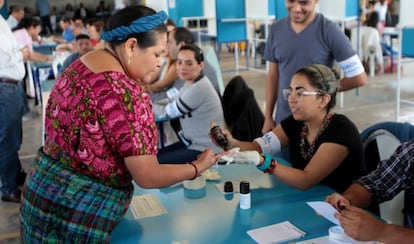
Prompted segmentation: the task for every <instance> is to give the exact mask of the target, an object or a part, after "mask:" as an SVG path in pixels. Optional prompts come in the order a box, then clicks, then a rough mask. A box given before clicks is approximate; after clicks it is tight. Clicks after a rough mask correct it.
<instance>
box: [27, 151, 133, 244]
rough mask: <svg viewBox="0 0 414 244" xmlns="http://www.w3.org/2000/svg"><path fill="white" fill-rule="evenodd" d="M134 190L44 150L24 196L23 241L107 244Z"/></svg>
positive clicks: (34, 163) (36, 163)
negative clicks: (86, 172) (98, 177)
mask: <svg viewBox="0 0 414 244" xmlns="http://www.w3.org/2000/svg"><path fill="white" fill-rule="evenodd" d="M132 193H133V186H132V184H131V186H130V187H129V188H127V189H116V188H113V187H110V186H106V185H104V184H102V183H101V182H98V181H96V180H93V179H92V178H90V177H88V176H85V175H82V174H80V173H77V172H76V171H74V170H73V169H72V168H70V167H68V166H66V165H64V164H62V163H60V162H57V161H55V160H53V159H52V158H50V157H49V156H47V155H45V154H44V153H43V152H42V150H41V149H40V150H39V151H38V153H37V158H36V160H35V161H34V162H33V164H32V166H31V169H30V174H29V176H28V177H27V180H26V184H25V186H24V189H23V194H22V206H21V213H20V218H21V238H22V242H23V243H105V242H109V238H110V234H111V231H112V230H113V229H114V228H115V226H116V224H117V223H118V222H119V221H120V220H121V218H122V216H123V215H124V214H125V212H126V211H127V209H128V206H129V203H130V201H131V198H132Z"/></svg>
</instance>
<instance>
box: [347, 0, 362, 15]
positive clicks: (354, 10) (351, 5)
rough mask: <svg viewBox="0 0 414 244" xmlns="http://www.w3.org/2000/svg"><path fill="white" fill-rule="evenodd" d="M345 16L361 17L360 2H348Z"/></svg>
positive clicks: (349, 0)
mask: <svg viewBox="0 0 414 244" xmlns="http://www.w3.org/2000/svg"><path fill="white" fill-rule="evenodd" d="M345 16H346V17H354V16H359V0H346V9H345Z"/></svg>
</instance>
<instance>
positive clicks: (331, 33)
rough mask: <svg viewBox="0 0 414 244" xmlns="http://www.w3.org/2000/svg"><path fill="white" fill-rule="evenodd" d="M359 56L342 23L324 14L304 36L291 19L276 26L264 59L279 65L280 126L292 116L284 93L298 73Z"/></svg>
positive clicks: (287, 18)
mask: <svg viewBox="0 0 414 244" xmlns="http://www.w3.org/2000/svg"><path fill="white" fill-rule="evenodd" d="M355 54H356V53H355V51H354V50H353V48H352V46H351V43H350V41H349V39H348V37H346V35H345V34H344V32H343V31H341V29H340V28H339V26H338V24H336V23H334V22H332V21H330V20H328V19H327V18H325V17H324V16H323V15H322V14H317V15H316V17H315V19H314V20H313V21H312V22H311V23H310V24H309V26H308V27H306V28H305V29H304V30H302V31H301V32H300V33H296V32H295V31H294V30H293V29H292V27H291V24H290V19H289V17H286V18H283V19H281V20H280V21H278V22H276V23H274V24H273V25H272V27H271V30H270V34H269V37H268V40H267V42H266V49H265V56H264V57H265V59H266V60H268V61H270V62H274V63H278V65H279V87H278V95H277V101H276V103H277V107H276V118H275V121H276V123H277V124H278V123H279V122H280V121H281V120H283V119H284V118H286V117H287V116H288V115H290V114H291V111H290V109H289V106H288V102H287V101H286V100H285V99H284V98H283V92H282V91H283V89H285V88H288V87H289V86H290V81H291V78H292V76H293V74H294V73H295V72H296V70H298V69H299V68H301V67H304V66H307V65H311V64H324V65H326V66H329V67H332V65H333V62H334V60H336V61H337V62H341V61H343V60H346V59H348V58H350V57H352V56H354V55H355Z"/></svg>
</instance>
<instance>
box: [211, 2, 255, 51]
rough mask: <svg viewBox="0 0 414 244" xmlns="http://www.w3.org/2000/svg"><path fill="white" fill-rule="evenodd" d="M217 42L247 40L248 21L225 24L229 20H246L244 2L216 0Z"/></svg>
mask: <svg viewBox="0 0 414 244" xmlns="http://www.w3.org/2000/svg"><path fill="white" fill-rule="evenodd" d="M216 18H217V41H218V42H219V43H223V42H237V41H245V40H246V39H247V33H246V21H245V20H241V21H238V22H223V21H222V20H225V19H227V18H246V10H245V3H244V1H240V0H216Z"/></svg>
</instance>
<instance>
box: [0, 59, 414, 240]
mask: <svg viewBox="0 0 414 244" xmlns="http://www.w3.org/2000/svg"><path fill="white" fill-rule="evenodd" d="M244 61H245V60H244V58H242V57H240V64H244V63H245V62H244ZM221 63H222V69H223V74H224V81H225V82H228V81H229V80H230V79H231V78H232V77H233V76H235V75H236V74H237V72H236V71H235V65H234V59H233V56H231V55H230V54H223V55H222V56H221ZM241 69H245V67H241ZM239 74H240V75H242V76H243V77H244V78H245V79H246V81H247V82H248V84H249V86H250V87H252V88H253V90H254V91H255V95H256V99H257V100H258V102H259V104H260V105H261V106H262V108H263V107H264V84H265V72H264V71H263V70H262V71H252V70H250V71H247V70H244V71H243V70H240V71H239ZM402 78H403V82H402V91H403V92H402V98H405V99H410V98H411V99H412V100H413V101H414V85H413V84H412V83H414V65H405V66H404V69H403V77H402ZM395 90H396V74H382V75H379V76H376V77H370V78H369V81H368V84H367V85H366V86H364V87H362V88H360V89H359V90H358V92H359V94H358V95H357V93H356V91H355V90H354V91H349V92H346V93H344V96H343V107H342V108H340V107H339V104H340V99H339V96H338V100H337V108H336V112H337V113H342V114H345V115H347V116H348V117H349V118H350V119H351V120H353V121H354V123H355V124H356V125H357V127H358V129H359V130H363V129H364V128H366V127H368V126H369V125H371V124H374V123H376V122H380V121H392V120H395V112H394V111H395V107H396V102H395V101H396V92H395ZM400 120H401V121H409V122H412V123H414V106H409V105H406V104H402V105H401V116H400ZM41 124H42V119H41V117H38V118H35V119H32V120H30V121H26V122H24V129H23V136H24V139H23V145H22V148H21V150H20V157H21V159H22V162H23V166H24V168H26V169H27V167H28V164H29V161H30V160H31V159H32V158H33V157H34V153H35V151H36V150H37V148H38V147H39V146H40V145H41ZM18 207H19V205H18V204H14V203H3V202H1V201H0V243H19V220H18Z"/></svg>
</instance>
